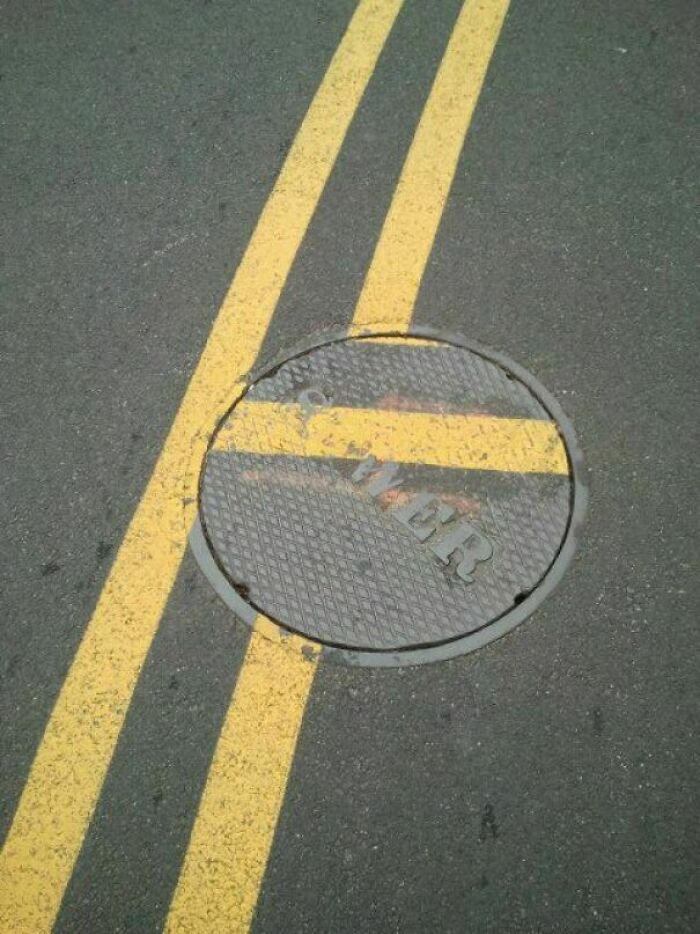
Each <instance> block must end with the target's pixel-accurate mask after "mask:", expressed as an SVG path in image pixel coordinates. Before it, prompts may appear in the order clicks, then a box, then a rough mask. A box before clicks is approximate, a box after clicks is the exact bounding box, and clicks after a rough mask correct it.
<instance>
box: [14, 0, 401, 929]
mask: <svg viewBox="0 0 700 934" xmlns="http://www.w3.org/2000/svg"><path fill="white" fill-rule="evenodd" d="M401 3H402V0H362V2H361V3H360V4H359V6H358V8H357V10H356V13H355V15H354V17H353V19H352V21H351V23H350V25H349V27H348V30H347V32H346V33H345V36H344V37H343V40H342V42H341V43H340V45H339V47H338V49H337V51H336V53H335V55H334V56H333V59H332V61H331V63H330V65H329V68H328V71H327V72H326V75H325V77H324V79H323V81H322V83H321V85H320V87H319V89H318V91H317V93H316V96H315V97H314V100H313V101H312V103H311V106H310V108H309V111H308V113H307V114H306V117H305V119H304V121H303V123H302V125H301V127H300V129H299V132H298V133H297V136H296V139H295V141H294V143H293V145H292V147H291V149H290V152H289V155H288V156H287V159H286V161H285V164H284V166H283V168H282V170H281V172H280V175H279V177H278V179H277V181H276V183H275V185H274V187H273V189H272V192H271V194H270V196H269V198H268V201H267V203H266V205H265V207H264V209H263V211H262V214H261V216H260V219H259V221H258V224H257V226H256V229H255V231H254V233H253V236H252V237H251V240H250V242H249V244H248V247H247V249H246V252H245V254H244V256H243V258H242V260H241V263H240V265H239V267H238V270H237V272H236V275H235V277H234V279H233V281H232V283H231V286H230V289H229V291H228V293H227V295H226V297H225V299H224V302H223V305H222V307H221V309H220V311H219V313H218V316H217V318H216V321H215V323H214V325H213V328H212V331H211V333H210V335H209V339H208V341H207V344H206V346H205V348H204V351H203V353H202V356H201V358H200V360H199V363H198V365H197V368H196V370H195V372H194V374H193V376H192V379H191V382H190V384H189V386H188V389H187V391H186V393H185V396H184V398H183V401H182V404H181V406H180V408H179V410H178V412H177V415H176V417H175V420H174V422H173V425H172V428H171V430H170V433H169V434H168V437H167V439H166V441H165V444H164V446H163V449H162V452H161V454H160V456H159V458H158V461H157V463H156V466H155V469H154V471H153V475H152V477H151V479H150V481H149V483H148V486H147V487H146V490H145V492H144V494H143V497H142V499H141V501H140V503H139V505H138V507H137V509H136V512H135V514H134V517H133V519H132V521H131V524H130V526H129V528H128V530H127V533H126V536H125V538H124V540H123V542H122V544H121V547H120V548H119V551H118V553H117V556H116V558H115V561H114V565H113V567H112V569H111V571H110V574H109V576H108V578H107V581H106V583H105V585H104V588H103V590H102V593H101V595H100V598H99V601H98V603H97V606H96V608H95V611H94V613H93V615H92V618H91V620H90V622H89V624H88V626H87V629H86V631H85V635H84V636H83V640H82V642H81V644H80V647H79V649H78V652H77V654H76V657H75V659H74V661H73V664H72V666H71V668H70V670H69V672H68V675H67V677H66V679H65V681H64V684H63V687H62V689H61V691H60V694H59V696H58V699H57V701H56V704H55V707H54V709H53V712H52V714H51V717H50V719H49V722H48V725H47V727H46V731H45V733H44V736H43V739H42V741H41V744H40V746H39V749H38V751H37V754H36V757H35V759H34V762H33V764H32V767H31V770H30V773H29V777H28V780H27V783H26V785H25V788H24V791H23V794H22V797H21V799H20V802H19V805H18V808H17V811H16V813H15V816H14V820H13V823H12V826H11V828H10V831H9V834H8V836H7V839H6V842H5V846H4V848H3V850H2V854H1V855H0V879H1V880H2V884H1V885H0V931H2V932H8V934H10V932H11V934H40V932H44V931H49V930H50V929H51V927H52V925H53V922H54V919H55V917H56V914H57V912H58V909H59V906H60V903H61V899H62V897H63V892H64V890H65V888H66V885H67V883H68V880H69V878H70V875H71V872H72V870H73V866H74V864H75V860H76V858H77V855H78V852H79V850H80V846H81V844H82V841H83V838H84V836H85V832H86V828H87V826H88V823H89V821H90V818H91V816H92V813H93V810H94V807H95V803H96V801H97V797H98V795H99V793H100V789H101V787H102V783H103V780H104V777H105V773H106V771H107V768H108V766H109V763H110V760H111V758H112V754H113V752H114V748H115V745H116V742H117V738H118V736H119V732H120V730H121V727H122V724H123V722H124V718H125V716H126V711H127V709H128V706H129V703H130V700H131V696H132V693H133V690H134V687H135V684H136V680H137V678H138V676H139V673H140V671H141V668H142V665H143V662H144V659H145V657H146V653H147V652H148V650H149V647H150V645H151V641H152V639H153V636H154V634H155V631H156V628H157V626H158V622H159V620H160V617H161V615H162V612H163V608H164V606H165V602H166V600H167V598H168V595H169V593H170V590H171V588H172V585H173V582H174V580H175V576H176V574H177V571H178V568H179V566H180V562H181V559H182V556H183V553H184V550H185V545H186V536H187V532H188V530H189V525H190V524H191V522H192V519H193V516H194V501H195V496H196V485H195V483H194V478H193V477H192V474H191V471H190V465H191V463H192V460H193V459H194V460H197V461H201V459H202V457H203V456H204V453H205V449H206V443H207V438H208V437H209V435H210V434H211V432H212V431H213V429H214V426H215V424H216V422H217V420H218V419H219V418H220V417H221V415H222V414H223V413H224V411H225V410H226V409H227V407H228V406H229V405H230V403H231V399H233V398H235V396H236V394H237V393H238V392H239V391H240V388H241V387H242V385H243V379H244V377H245V374H246V372H247V371H248V370H249V369H250V367H251V366H252V365H253V363H254V361H255V358H256V356H257V353H258V350H259V348H260V346H261V343H262V340H263V337H264V335H265V332H266V330H267V327H268V324H269V321H270V319H271V317H272V313H273V311H274V308H275V306H276V304H277V301H278V298H279V295H280V292H281V290H282V287H283V285H284V283H285V281H286V278H287V275H288V273H289V270H290V268H291V265H292V262H293V260H294V257H295V255H296V253H297V250H298V247H299V244H300V243H301V240H302V238H303V236H304V233H305V232H306V229H307V226H308V223H309V220H310V219H311V216H312V214H313V212H314V210H315V207H316V204H317V202H318V199H319V197H320V195H321V192H322V191H323V188H324V186H325V183H326V181H327V179H328V176H329V174H330V172H331V169H332V167H333V165H334V163H335V160H336V156H337V154H338V151H339V149H340V146H341V144H342V142H343V139H344V137H345V134H346V131H347V129H348V126H349V124H350V121H351V119H352V117H353V114H354V113H355V110H356V109H357V105H358V103H359V101H360V98H361V97H362V94H363V92H364V90H365V87H366V85H367V82H368V80H369V78H370V76H371V74H372V72H373V70H374V67H375V64H376V61H377V58H378V56H379V53H380V51H381V49H382V47H383V45H384V41H385V39H386V37H387V35H388V33H389V31H390V29H391V27H392V25H393V22H394V20H395V17H396V15H397V13H398V11H399V9H400V7H401ZM183 477H184V478H186V479H185V482H184V483H183ZM183 500H184V502H185V515H184V521H183ZM259 641H260V640H259V639H258V640H256V644H257V642H259ZM275 649H279V647H278V646H277V647H270V650H269V652H270V653H274V651H275ZM284 657H285V659H286V658H287V653H285V656H284ZM265 658H266V659H269V653H268V654H266V655H265ZM263 667H264V666H263ZM311 667H312V666H310V665H309V666H308V668H309V670H311ZM255 670H256V672H258V676H257V677H258V678H259V680H260V683H263V681H264V680H265V678H264V676H263V675H261V674H260V672H261V671H262V667H261V666H259V665H258V666H256V668H255ZM279 671H280V668H279V666H277V667H276V668H274V670H273V671H272V672H271V674H270V676H269V677H268V679H267V684H268V687H269V689H270V690H273V689H275V690H276V688H275V683H276V682H275V680H274V679H275V678H276V677H277V676H278V674H279ZM271 679H272V680H271ZM302 683H304V684H306V685H307V687H308V684H307V682H304V681H303V680H300V681H299V684H300V685H301V684H302ZM242 684H243V685H250V684H251V680H250V678H246V677H245V674H244V678H243V681H242ZM242 690H244V689H240V688H239V690H237V692H236V697H237V698H238V699H239V702H240V698H241V697H242V696H243V694H242ZM302 694H303V691H302ZM248 709H250V708H248ZM302 710H303V703H302V699H301V695H300V700H299V703H298V704H297V710H296V711H287V712H286V713H285V716H286V717H288V718H289V719H290V723H291V722H292V721H295V720H296V718H297V717H300V716H301V711H302ZM272 722H274V723H275V724H277V723H278V721H277V720H274V719H273V721H272ZM275 729H278V727H277V726H275ZM280 730H281V727H280ZM273 743H274V737H273V736H272V734H271V738H270V746H271V745H273ZM292 747H293V743H292V744H291V746H289V745H288V746H287V747H284V748H285V749H286V753H285V754H286V755H287V756H291V749H292ZM262 800H263V799H262V798H261V801H262ZM265 800H268V801H269V802H270V803H271V806H272V807H273V813H271V814H270V815H268V817H267V818H266V819H265V820H263V819H262V818H261V824H260V827H265V828H267V831H266V832H267V838H266V839H267V842H266V843H265V845H261V846H260V847H258V849H257V851H256V852H257V854H258V855H257V856H256V857H255V858H256V859H258V860H261V861H263V863H264V859H265V858H266V847H267V846H269V838H270V836H271V827H272V826H274V821H275V819H276V813H277V806H278V795H277V794H276V793H271V794H270V796H269V797H268V798H267V799H265ZM266 821H267V822H266ZM254 891H257V889H254ZM253 897H254V893H253V894H251V895H250V896H249V898H253Z"/></svg>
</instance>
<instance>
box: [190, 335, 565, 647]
mask: <svg viewBox="0 0 700 934" xmlns="http://www.w3.org/2000/svg"><path fill="white" fill-rule="evenodd" d="M516 373H517V375H516ZM525 379H528V378H527V377H526V376H525V374H523V373H522V372H521V371H520V370H518V368H517V367H515V366H513V365H504V364H503V362H502V361H500V362H496V361H495V360H493V359H488V358H487V357H486V356H484V354H483V353H482V352H476V351H475V350H473V349H469V348H467V347H466V346H460V345H457V344H456V343H451V342H448V341H427V340H415V339H412V338H397V337H390V338H373V339H350V340H339V341H334V342H331V343H329V344H326V345H325V346H321V347H317V348H315V349H313V350H310V351H308V352H305V353H301V354H299V355H297V356H295V357H293V358H291V359H290V360H288V361H286V362H283V363H282V364H280V365H278V366H277V367H276V368H275V369H274V370H273V371H272V372H271V373H270V374H268V375H264V376H262V377H260V378H258V379H257V380H256V381H255V382H254V383H253V385H252V386H251V387H250V388H249V390H248V391H247V392H246V393H245V394H244V396H243V398H242V399H240V400H239V401H238V402H237V403H236V405H234V406H233V408H232V409H231V410H230V412H229V413H228V415H227V416H226V417H225V418H224V419H223V421H222V422H221V424H220V425H219V428H218V430H217V432H216V433H215V435H214V437H213V439H212V442H211V445H210V448H209V452H208V454H207V457H206V460H205V464H204V467H203V471H202V477H201V483H200V518H201V525H202V531H203V533H204V539H205V540H206V546H203V545H202V542H201V541H200V546H199V547H196V548H195V553H197V554H198V556H199V558H200V563H202V565H203V568H204V570H205V572H206V573H207V574H208V576H209V577H210V579H213V578H214V577H215V576H217V572H216V571H214V572H213V571H212V568H213V567H214V566H215V567H216V568H218V574H221V575H223V577H224V578H225V580H226V581H227V582H228V587H229V588H233V590H234V591H235V594H236V595H237V598H236V597H234V599H233V600H232V601H231V602H232V604H233V605H234V607H235V608H236V609H237V610H238V611H239V612H240V611H241V604H243V605H244V606H245V605H247V606H248V607H249V608H250V609H249V612H247V613H246V612H243V613H241V615H243V617H244V618H245V619H246V621H247V622H249V623H252V622H253V621H254V618H255V615H256V613H261V614H264V615H265V616H266V617H268V618H269V619H271V620H273V621H275V622H277V623H278V624H280V625H281V626H283V627H284V628H286V629H289V630H292V631H295V632H299V633H302V634H304V635H306V636H307V637H309V638H310V639H313V640H317V641H318V642H321V643H324V644H325V645H326V646H333V647H336V648H340V649H343V650H346V653H347V652H349V653H353V655H354V660H357V659H358V658H359V659H360V660H364V659H365V658H370V657H371V656H372V654H373V653H376V655H377V656H382V655H384V656H390V657H391V658H392V659H393V663H397V662H400V661H403V660H406V661H407V660H411V661H416V660H427V658H426V659H422V658H420V659H417V658H416V653H417V652H420V650H422V649H426V648H429V647H439V646H442V645H446V644H453V643H455V642H456V641H459V640H463V639H465V637H475V639H476V642H478V643H479V644H481V643H483V642H484V641H489V639H490V638H493V637H494V636H495V635H496V634H499V633H500V632H501V631H504V630H505V629H506V628H510V625H514V624H515V623H516V622H517V621H519V620H520V619H521V618H522V617H523V616H524V615H525V614H526V613H529V612H530V611H531V609H532V608H533V605H534V603H533V600H532V596H533V592H534V591H535V590H536V588H538V585H540V584H541V582H542V581H543V579H544V578H545V576H546V575H547V573H548V571H549V570H550V568H551V567H552V565H553V563H554V562H555V559H556V558H557V555H558V554H559V553H560V550H561V547H562V543H563V542H564V539H565V537H566V534H567V530H568V529H569V527H570V519H571V514H572V507H573V501H574V486H573V478H572V473H571V458H570V454H569V453H568V452H567V446H566V443H565V441H564V439H563V437H562V434H561V433H560V427H559V425H558V424H557V423H556V422H555V420H554V418H553V415H552V414H551V412H552V404H551V400H550V401H549V402H548V404H547V405H545V404H544V402H543V401H542V394H543V392H544V391H543V390H539V388H538V391H537V394H536V393H535V391H533V388H531V386H529V385H527V384H526V382H525ZM528 382H530V380H529V379H528ZM567 440H568V439H567ZM207 546H208V550H209V551H210V552H211V557H213V559H214V562H213V564H212V562H211V560H210V558H208V556H207V555H206V547H207ZM215 584H216V586H217V589H218V590H219V592H220V593H222V594H224V595H225V593H226V590H227V588H226V586H222V582H221V581H215ZM525 604H527V606H525ZM511 615H512V616H513V617H514V618H513V621H512V623H511V624H508V625H505V626H504V622H505V621H506V620H508V619H509V618H510V616H511ZM516 616H517V618H515V617H516ZM496 621H498V626H497V627H494V626H493V624H494V623H495V622H496ZM491 628H493V629H494V632H493V635H491V634H489V629H491ZM477 634H479V636H480V637H479V638H476V637H477ZM463 650H466V649H463ZM409 657H410V659H409Z"/></svg>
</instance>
